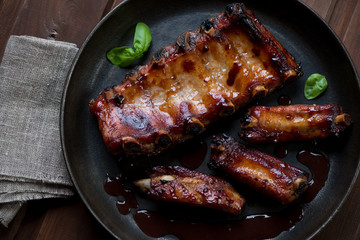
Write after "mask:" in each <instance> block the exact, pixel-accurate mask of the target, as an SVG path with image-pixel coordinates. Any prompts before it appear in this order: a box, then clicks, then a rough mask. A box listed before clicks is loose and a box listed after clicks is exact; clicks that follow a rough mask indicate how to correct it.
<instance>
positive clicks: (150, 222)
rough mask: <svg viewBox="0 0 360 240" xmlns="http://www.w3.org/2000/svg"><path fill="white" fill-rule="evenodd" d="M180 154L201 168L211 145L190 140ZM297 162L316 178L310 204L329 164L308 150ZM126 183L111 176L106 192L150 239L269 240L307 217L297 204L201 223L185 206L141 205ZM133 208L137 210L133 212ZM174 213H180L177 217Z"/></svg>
mask: <svg viewBox="0 0 360 240" xmlns="http://www.w3.org/2000/svg"><path fill="white" fill-rule="evenodd" d="M276 147H277V148H278V149H277V150H276V151H278V152H277V153H276V155H277V156H278V157H282V156H284V157H285V156H286V154H287V148H286V146H285V145H282V144H279V145H277V146H276ZM177 152H178V153H177V154H179V155H178V156H180V157H179V162H180V163H181V165H183V166H184V167H187V168H191V169H195V168H197V167H199V166H200V165H201V163H202V162H203V160H204V158H205V155H206V152H207V144H206V142H204V141H189V142H188V144H183V145H181V147H180V148H179V149H177ZM199 159H200V160H199ZM297 159H298V161H299V162H301V163H303V164H304V165H306V166H307V167H308V168H309V169H310V171H311V172H312V175H313V178H312V180H311V182H310V186H309V188H308V190H307V191H306V192H305V194H304V196H303V199H304V201H305V202H310V201H311V200H312V199H314V197H315V196H316V195H317V193H318V192H319V191H320V189H321V188H322V187H323V186H324V184H325V181H326V179H327V174H328V171H329V161H328V160H327V158H326V157H325V156H324V155H323V154H321V153H317V152H312V151H307V150H302V151H300V152H299V153H298V154H297ZM194 161H195V162H194ZM126 169H127V168H126ZM128 170H129V169H128ZM126 172H128V171H126ZM129 172H131V171H129ZM126 180H127V179H126V178H125V177H123V176H117V177H112V176H110V175H107V176H106V180H105V183H104V189H105V191H106V192H107V193H108V194H109V195H112V196H121V200H117V201H116V207H117V209H118V211H119V213H120V214H123V215H126V214H129V213H132V215H133V217H134V220H135V222H136V224H137V225H138V227H139V228H140V229H141V231H143V232H144V234H146V235H148V236H150V237H164V236H166V235H170V234H172V235H175V236H176V237H178V238H180V239H185V240H192V239H210V240H211V239H229V240H230V239H247V240H248V239H267V238H273V237H276V236H278V235H279V234H280V233H282V232H283V231H289V230H291V229H292V228H293V227H294V226H295V224H296V223H297V222H299V221H301V220H302V218H303V216H304V215H303V214H304V211H303V206H302V205H301V204H295V205H290V206H288V207H285V208H283V209H282V210H279V211H275V212H271V213H260V214H252V215H247V216H243V217H241V218H240V219H239V218H237V219H236V218H235V219H233V218H232V219H230V220H226V219H223V215H221V216H222V217H220V219H222V220H221V221H217V220H216V219H217V217H216V216H215V217H214V216H210V217H209V216H205V217H203V218H200V219H201V220H199V218H196V219H195V220H191V217H187V215H186V214H185V216H183V215H182V214H183V212H182V207H181V206H179V205H177V207H176V208H174V209H172V208H171V210H170V211H168V210H167V211H159V212H158V211H156V212H154V211H151V210H148V209H146V207H145V208H144V206H142V205H138V202H137V200H136V198H135V195H134V194H133V192H132V191H131V190H130V189H126V187H124V182H125V181H126ZM247 205H248V207H250V208H252V207H254V206H253V204H252V203H251V202H249V203H247ZM159 206H161V204H160V205H159ZM131 209H136V210H135V211H134V212H132V211H130V210H131ZM174 212H176V213H175V214H174ZM179 216H183V217H179ZM214 219H215V220H214Z"/></svg>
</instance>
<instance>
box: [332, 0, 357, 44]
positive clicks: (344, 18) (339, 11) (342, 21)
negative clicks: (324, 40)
mask: <svg viewBox="0 0 360 240" xmlns="http://www.w3.org/2000/svg"><path fill="white" fill-rule="evenodd" d="M357 3H359V1H358V0H346V1H344V0H342V1H337V3H336V5H335V8H334V12H333V14H332V15H331V18H330V21H329V25H330V26H331V28H332V29H333V30H334V31H335V32H336V34H337V35H338V36H339V38H340V39H342V40H343V39H344V36H345V33H346V30H347V29H349V23H350V21H351V19H352V17H353V15H354V13H355V9H356V5H357ZM358 14H359V13H358Z"/></svg>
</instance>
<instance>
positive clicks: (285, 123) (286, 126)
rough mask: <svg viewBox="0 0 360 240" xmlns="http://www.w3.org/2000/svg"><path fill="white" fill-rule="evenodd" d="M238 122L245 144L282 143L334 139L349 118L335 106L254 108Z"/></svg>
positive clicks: (347, 124) (345, 125)
mask: <svg viewBox="0 0 360 240" xmlns="http://www.w3.org/2000/svg"><path fill="white" fill-rule="evenodd" d="M242 122H243V123H242V132H241V137H242V138H244V139H246V140H247V141H249V142H286V141H298V140H311V139H318V138H327V137H330V136H337V135H339V134H340V133H341V132H342V131H343V130H344V129H345V128H346V127H347V126H349V125H350V124H351V116H350V115H349V114H346V113H344V112H343V110H342V108H341V107H340V106H339V105H336V104H327V105H288V106H278V107H264V106H256V107H252V108H250V109H249V111H248V113H247V115H246V116H245V119H244V120H243V121H242Z"/></svg>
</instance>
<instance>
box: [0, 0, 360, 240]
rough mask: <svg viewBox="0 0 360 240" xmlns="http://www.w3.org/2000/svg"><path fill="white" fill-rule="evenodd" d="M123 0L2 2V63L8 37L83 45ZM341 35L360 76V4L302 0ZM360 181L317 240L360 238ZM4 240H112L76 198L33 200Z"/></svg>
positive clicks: (2, 233)
mask: <svg viewBox="0 0 360 240" xmlns="http://www.w3.org/2000/svg"><path fill="white" fill-rule="evenodd" d="M120 2H121V0H69V1H62V0H31V1H30V0H2V1H0V59H2V56H3V53H4V49H5V46H6V43H7V40H8V38H9V36H10V35H31V36H36V37H41V38H46V39H56V40H61V41H67V42H73V43H76V44H77V45H78V46H79V47H80V46H81V44H82V43H83V41H84V40H85V38H86V36H87V35H88V34H89V33H90V31H91V30H92V29H93V27H94V26H95V25H96V23H97V22H99V20H100V19H101V18H102V17H104V15H106V13H108V12H109V11H110V10H111V9H112V8H114V7H115V6H116V5H117V4H119V3H120ZM303 2H304V3H306V4H307V5H308V6H310V7H311V8H313V9H314V10H315V11H316V12H317V13H318V14H319V15H320V16H321V17H322V18H323V19H325V21H326V22H327V23H329V25H330V26H331V27H332V29H333V30H334V31H335V32H336V33H337V35H338V36H339V38H340V39H341V40H342V42H343V43H344V44H345V46H346V48H347V50H348V51H349V53H350V55H351V57H352V60H353V61H354V64H355V67H356V69H357V71H358V73H360V54H359V49H360V1H358V0H303ZM359 212H360V178H358V180H357V182H356V184H355V187H354V189H353V191H352V193H351V194H350V196H349V197H348V199H347V200H346V202H345V204H344V206H343V207H342V209H341V210H340V212H338V213H337V215H336V216H335V218H334V219H333V220H332V221H331V222H330V223H329V224H328V225H327V226H326V227H325V229H324V231H322V232H321V233H320V234H319V235H318V236H317V237H316V238H315V239H317V240H323V239H327V240H331V239H346V240H355V239H356V240H357V239H360V214H359ZM0 239H24V240H25V239H26V240H32V239H52V240H56V239H67V240H73V239H87V240H90V239H98V240H100V239H101V240H103V239H113V238H112V237H111V236H110V235H109V234H108V233H107V232H106V230H105V229H103V227H102V226H101V225H100V224H99V223H98V222H97V221H96V220H95V219H94V218H93V217H92V215H91V214H90V212H89V211H88V210H87V208H86V207H85V205H84V204H83V203H82V201H81V199H80V198H79V197H78V196H75V197H74V198H72V199H68V200H63V199H59V200H41V201H33V202H29V203H28V204H27V206H25V207H24V208H23V209H22V210H21V211H20V213H19V214H18V215H17V217H16V218H15V220H14V221H13V222H12V223H11V224H10V226H9V228H8V229H6V228H3V227H0Z"/></svg>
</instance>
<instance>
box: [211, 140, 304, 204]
mask: <svg viewBox="0 0 360 240" xmlns="http://www.w3.org/2000/svg"><path fill="white" fill-rule="evenodd" d="M209 166H210V167H211V168H215V169H219V170H220V171H223V172H225V173H227V174H229V175H230V176H232V177H233V178H235V179H236V180H238V181H239V182H240V183H243V184H246V185H248V186H249V187H251V188H253V189H254V190H257V191H259V192H261V193H263V194H266V195H268V196H270V197H272V198H274V199H276V200H277V201H279V202H280V203H282V204H288V203H291V202H293V201H294V200H295V199H297V198H298V197H299V195H300V194H302V193H303V192H304V191H305V190H306V189H307V187H308V174H307V173H306V172H304V171H302V170H301V169H299V168H296V167H293V166H291V165H290V164H288V163H286V162H283V161H281V160H280V159H277V158H275V157H273V156H271V155H268V154H266V153H264V152H261V151H259V150H257V149H253V148H247V147H245V146H244V145H243V144H241V143H239V142H237V141H235V140H234V139H233V138H231V137H227V136H225V135H224V136H222V137H214V139H213V141H212V144H211V160H210V163H209Z"/></svg>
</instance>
